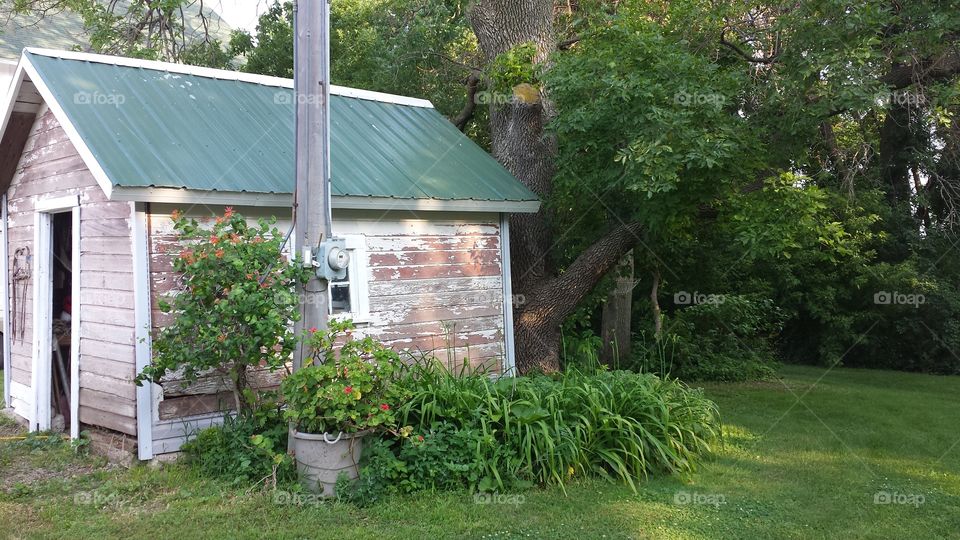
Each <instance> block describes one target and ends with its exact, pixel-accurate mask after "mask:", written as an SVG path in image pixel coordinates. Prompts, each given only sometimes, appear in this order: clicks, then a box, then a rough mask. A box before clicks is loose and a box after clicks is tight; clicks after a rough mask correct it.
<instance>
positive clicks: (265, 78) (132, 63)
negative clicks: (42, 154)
mask: <svg viewBox="0 0 960 540" xmlns="http://www.w3.org/2000/svg"><path fill="white" fill-rule="evenodd" d="M23 52H24V54H28V53H29V54H35V55H39V56H47V57H52V58H60V59H62V60H76V61H80V62H95V63H99V64H108V65H113V66H122V67H131V68H140V69H148V70H152V71H166V72H168V73H178V74H183V75H193V76H196V77H204V78H208V79H221V80H231V81H239V82H246V83H252V84H259V85H263V86H274V87H278V88H287V89H290V90H292V89H293V79H285V78H283V77H273V76H270V75H259V74H256V73H245V72H242V71H231V70H228V69H216V68H210V67H202V66H191V65H187V64H175V63H172V62H160V61H158V60H144V59H141V58H128V57H125V56H111V55H106V54H94V53H86V52H77V51H61V50H56V49H43V48H36V47H27V48H25V49H24V50H23ZM330 93H331V94H333V95H337V96H342V97H348V98H354V99H362V100H366V101H379V102H382V103H393V104H395V105H406V106H409V107H423V108H428V109H432V108H433V103H431V102H430V101H429V100H426V99H419V98H413V97H407V96H399V95H396V94H387V93H384V92H374V91H372V90H361V89H359V88H349V87H346V86H339V85H336V84H331V85H330Z"/></svg>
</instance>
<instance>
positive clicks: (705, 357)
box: [631, 295, 783, 381]
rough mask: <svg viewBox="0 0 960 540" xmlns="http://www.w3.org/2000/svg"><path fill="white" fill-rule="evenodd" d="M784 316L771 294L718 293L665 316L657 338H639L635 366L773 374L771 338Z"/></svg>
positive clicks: (679, 372) (702, 374)
mask: <svg viewBox="0 0 960 540" xmlns="http://www.w3.org/2000/svg"><path fill="white" fill-rule="evenodd" d="M782 320H783V316H782V313H781V312H780V310H778V309H777V308H776V306H775V305H774V304H773V302H772V301H770V300H766V299H764V300H754V299H751V298H749V297H746V296H738V295H722V296H718V297H717V298H716V301H715V302H711V303H703V304H695V305H692V306H689V307H685V308H683V309H678V310H677V311H675V312H674V313H673V315H672V316H671V317H665V318H664V325H663V327H664V334H663V335H662V336H661V337H660V338H659V339H652V340H647V339H643V340H641V341H640V342H639V343H635V345H634V353H633V362H632V365H631V368H632V369H633V370H635V371H642V372H652V373H657V374H659V375H661V376H668V375H669V376H673V377H679V378H680V379H683V380H690V381H746V380H755V379H763V378H767V377H771V376H773V374H774V373H775V369H776V366H777V361H776V354H775V347H774V342H773V340H774V338H775V337H776V336H777V334H778V333H779V331H780V329H781V327H782ZM644 337H645V336H644Z"/></svg>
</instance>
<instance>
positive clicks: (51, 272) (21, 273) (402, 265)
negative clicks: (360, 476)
mask: <svg viewBox="0 0 960 540" xmlns="http://www.w3.org/2000/svg"><path fill="white" fill-rule="evenodd" d="M295 104H296V97H295V96H294V93H293V83H292V81H291V80H288V79H280V78H274V77H266V76H260V75H252V74H246V73H238V72H231V71H223V70H215V69H208V68H199V67H190V66H183V65H177V64H168V63H161V62H152V61H145V60H139V59H130V58H118V57H111V56H101V55H94V54H87V53H77V52H65V51H52V50H41V49H25V50H24V52H23V55H22V57H21V60H20V62H19V64H18V66H17V69H16V72H15V74H14V76H13V81H12V83H11V85H10V88H9V91H8V94H7V99H6V101H5V102H4V103H0V107H3V111H4V112H3V116H2V117H0V119H2V124H0V193H2V200H0V209H2V214H0V221H2V238H0V258H2V259H3V260H4V261H6V269H5V272H4V277H3V281H2V294H0V296H2V313H3V315H4V317H3V327H4V328H3V331H4V332H3V341H4V343H3V345H4V347H3V362H4V377H5V380H4V394H5V395H4V400H5V403H6V405H7V406H8V407H11V408H12V409H13V411H14V412H15V413H16V414H17V415H18V416H20V417H22V418H23V419H25V421H26V422H28V423H29V426H30V428H31V429H33V430H45V429H50V428H61V427H62V428H63V429H65V430H68V431H69V432H70V433H71V435H72V436H74V437H76V436H78V434H79V431H80V429H81V426H82V427H83V429H93V430H100V431H102V432H103V433H107V434H109V435H111V436H112V437H114V438H115V439H116V440H118V441H121V442H122V443H123V444H126V445H129V446H128V447H132V446H133V445H135V446H136V449H137V455H138V456H139V458H140V459H150V458H153V457H155V456H158V455H162V454H166V453H170V452H175V451H177V450H178V449H179V447H180V445H181V444H182V443H183V442H184V440H185V437H186V436H187V435H188V434H189V433H190V432H191V431H193V430H195V429H197V428H202V427H205V426H208V425H211V424H213V423H216V422H218V421H219V420H220V419H221V418H222V415H223V412H222V411H223V405H224V403H225V402H229V400H224V399H223V396H224V392H226V391H228V390H229V388H228V386H226V385H227V384H228V383H227V382H226V381H223V380H220V379H210V380H201V381H198V382H196V383H192V384H187V383H185V382H183V381H175V380H171V381H167V382H164V383H163V384H162V385H145V386H142V387H137V386H136V385H134V383H133V379H134V377H135V376H136V374H137V373H138V372H139V370H141V369H142V368H143V366H145V365H147V364H148V363H149V362H150V359H151V357H152V351H151V342H150V338H151V334H152V332H151V331H152V330H154V329H156V328H157V327H159V326H162V325H163V324H164V317H165V316H166V315H164V314H162V313H161V312H160V311H159V309H158V307H157V306H158V304H157V301H158V299H159V298H161V297H162V296H164V295H165V294H166V293H168V292H169V291H170V290H171V289H172V288H173V287H175V283H176V279H177V276H176V275H174V273H173V272H172V257H174V256H175V254H176V253H178V252H179V247H178V245H177V243H176V238H175V237H174V235H173V231H172V223H171V220H170V214H171V213H172V212H173V210H175V209H176V210H180V211H181V212H184V213H186V214H187V215H195V216H199V217H204V216H210V215H211V214H213V213H222V212H223V211H224V207H225V206H228V205H229V206H232V207H233V208H234V209H235V210H236V211H237V212H240V213H242V214H243V215H245V216H247V217H250V218H257V217H269V216H275V217H277V218H278V219H279V223H278V227H280V228H281V229H282V230H283V229H285V228H288V227H289V226H290V222H291V203H292V191H293V186H294V183H295V181H294V179H295V171H294V108H295ZM331 135H332V149H331V154H332V167H331V169H332V171H331V174H332V192H333V200H332V207H333V218H334V233H335V234H336V235H337V236H340V237H343V238H345V239H346V241H347V247H348V250H349V252H350V256H351V265H350V270H349V276H348V279H347V280H346V281H345V282H343V283H338V284H336V285H335V290H332V291H331V297H332V300H333V301H332V302H331V310H332V312H333V313H332V315H334V316H349V317H351V318H353V319H354V320H355V321H357V322H358V325H359V332H361V333H363V334H366V335H373V336H376V337H378V338H379V339H381V340H383V341H384V342H386V343H388V344H390V345H391V346H393V347H395V348H397V349H412V350H419V351H423V352H429V353H432V354H434V355H436V356H437V357H438V358H440V359H441V360H445V361H448V362H450V363H452V364H460V365H462V363H464V362H467V363H469V364H470V365H472V366H475V367H482V368H483V369H488V370H490V371H493V372H500V373H509V372H510V371H511V370H512V369H513V365H514V363H513V344H512V314H511V313H512V311H511V306H510V298H511V296H512V295H511V291H510V264H509V234H510V233H509V227H508V219H507V218H508V215H509V213H511V212H535V211H536V210H537V209H538V207H539V202H538V200H537V198H536V196H535V195H534V194H533V193H532V192H530V191H529V190H528V189H527V188H525V187H524V186H523V185H522V184H520V183H519V182H518V181H517V180H516V179H515V178H514V177H513V176H511V175H510V173H509V172H507V171H506V170H505V169H504V168H503V167H502V166H500V164H499V163H497V161H496V160H494V159H493V158H492V157H491V156H490V155H489V154H487V153H486V152H485V151H484V150H483V149H482V148H480V147H479V146H477V145H476V144H474V143H473V142H472V141H471V140H470V139H468V138H467V137H466V136H464V135H463V134H462V133H460V132H459V131H458V130H457V129H456V128H455V127H454V126H453V125H452V124H450V123H449V122H448V121H447V120H446V119H445V118H444V117H443V116H442V115H440V114H439V113H438V112H437V111H436V110H435V109H434V108H433V107H432V105H431V104H430V102H428V101H424V100H420V99H413V98H407V97H401V96H394V95H388V94H382V93H377V92H369V91H363V90H355V89H350V88H341V87H333V89H332V96H331ZM292 247H294V248H295V246H292ZM264 376H265V375H264ZM265 377H266V376H265ZM264 384H265V385H266V384H270V382H269V381H265V382H264Z"/></svg>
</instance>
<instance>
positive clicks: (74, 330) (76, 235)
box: [70, 196, 83, 440]
mask: <svg viewBox="0 0 960 540" xmlns="http://www.w3.org/2000/svg"><path fill="white" fill-rule="evenodd" d="M70 219H71V224H70V226H71V231H70V236H71V238H70V258H71V260H70V266H71V268H70V308H71V312H70V438H71V439H74V440H76V439H79V438H80V340H81V339H83V338H82V336H81V335H80V314H81V309H80V204H79V196H78V197H77V205H76V206H74V207H73V210H71V211H70Z"/></svg>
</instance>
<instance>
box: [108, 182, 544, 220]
mask: <svg viewBox="0 0 960 540" xmlns="http://www.w3.org/2000/svg"><path fill="white" fill-rule="evenodd" d="M110 198H111V200H115V201H142V202H152V203H171V204H209V205H216V206H219V205H228V204H232V205H237V206H261V207H274V208H289V207H290V206H292V204H293V196H292V195H290V194H284V193H252V192H236V191H200V190H195V189H178V188H161V187H123V186H117V187H115V188H114V190H113V194H112V196H111V197H110ZM331 205H332V206H333V208H337V209H340V208H343V209H358V210H371V209H373V210H413V211H425V212H426V211H429V212H494V213H500V212H519V213H533V212H536V211H537V210H539V209H540V202H539V201H477V200H472V199H463V200H443V199H393V198H390V197H342V196H337V195H334V196H333V197H332V201H331Z"/></svg>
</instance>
